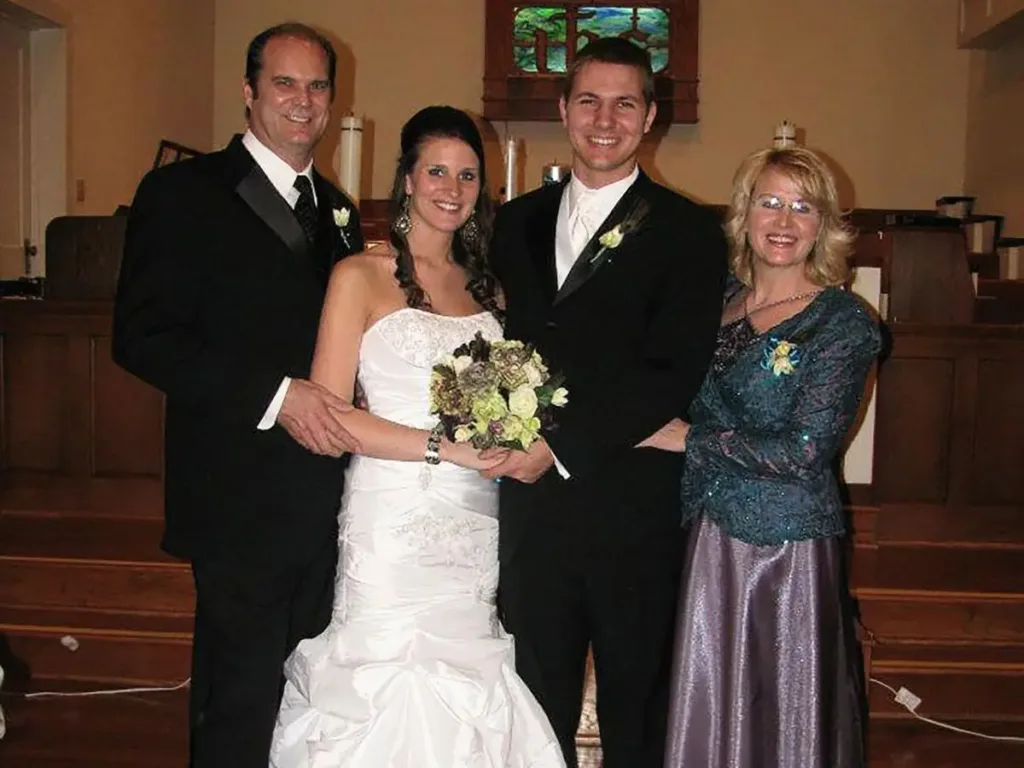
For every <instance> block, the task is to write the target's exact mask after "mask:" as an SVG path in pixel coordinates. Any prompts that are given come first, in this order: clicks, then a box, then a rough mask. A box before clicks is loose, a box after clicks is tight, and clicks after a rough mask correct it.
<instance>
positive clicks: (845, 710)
mask: <svg viewBox="0 0 1024 768" xmlns="http://www.w3.org/2000/svg"><path fill="white" fill-rule="evenodd" d="M840 547H841V545H840V542H839V540H838V539H814V540H811V541H797V542H787V543H785V544H781V545H773V546H755V545H752V544H747V543H745V542H742V541H739V540H737V539H733V538H731V537H729V536H728V535H726V534H725V533H724V532H723V531H722V530H721V529H720V528H719V527H718V526H717V525H715V524H714V523H713V522H711V521H710V520H708V519H707V518H704V517H702V518H701V519H700V520H698V521H695V522H694V524H693V528H692V529H691V531H690V534H689V540H688V542H687V552H686V560H685V564H684V569H683V581H682V586H681V589H680V609H679V624H678V628H677V632H676V647H675V658H674V662H673V672H672V674H673V679H672V692H671V695H672V703H671V710H670V714H669V724H668V743H667V746H666V749H665V766H666V768H860V767H861V766H863V765H864V752H863V739H862V729H861V727H862V723H861V720H862V718H861V709H860V684H859V678H858V674H857V672H858V670H857V666H856V665H857V663H858V661H857V659H858V655H857V653H856V648H855V646H854V643H855V641H854V640H853V638H852V633H851V632H850V631H849V628H850V626H851V624H850V615H849V611H848V610H847V609H846V608H845V607H844V606H845V602H844V599H843V595H844V594H845V592H844V590H845V589H846V585H845V584H843V583H842V552H841V549H840Z"/></svg>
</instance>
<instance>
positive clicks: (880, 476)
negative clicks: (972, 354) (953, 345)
mask: <svg viewBox="0 0 1024 768" xmlns="http://www.w3.org/2000/svg"><path fill="white" fill-rule="evenodd" d="M953 372H954V365H953V361H952V360H949V359H942V358H938V359H928V358H910V359H904V358H896V359H892V360H889V361H888V362H887V363H885V364H884V366H883V373H880V374H879V380H880V381H881V378H882V376H883V375H884V377H885V384H884V387H883V386H882V385H881V384H880V385H879V388H878V401H877V403H878V405H877V411H876V413H877V417H876V421H875V462H874V472H875V487H876V492H877V493H878V494H879V499H883V498H884V499H885V500H886V501H894V502H933V503H936V504H939V503H942V502H943V501H944V500H945V498H946V477H947V472H948V469H949V431H950V419H951V408H952V399H953Z"/></svg>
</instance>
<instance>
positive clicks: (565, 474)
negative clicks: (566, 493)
mask: <svg viewBox="0 0 1024 768" xmlns="http://www.w3.org/2000/svg"><path fill="white" fill-rule="evenodd" d="M548 450H549V451H551V446H550V445H549V446H548ZM551 458H553V459H554V460H555V469H557V470H558V474H560V475H561V476H562V479H563V480H568V479H569V478H571V477H572V475H570V474H569V470H568V469H566V468H565V467H564V466H563V465H562V462H560V461H559V460H558V457H557V456H555V452H554V451H551Z"/></svg>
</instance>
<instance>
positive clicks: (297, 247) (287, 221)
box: [226, 136, 309, 256]
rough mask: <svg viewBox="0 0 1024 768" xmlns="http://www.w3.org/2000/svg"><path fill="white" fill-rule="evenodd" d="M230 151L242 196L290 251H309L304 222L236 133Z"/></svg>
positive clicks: (236, 187)
mask: <svg viewBox="0 0 1024 768" xmlns="http://www.w3.org/2000/svg"><path fill="white" fill-rule="evenodd" d="M226 152H227V153H228V155H229V156H230V157H231V159H232V160H233V162H234V164H235V167H236V169H237V171H238V173H239V177H240V180H239V181H238V183H237V184H236V185H235V192H236V193H237V194H238V196H239V197H241V198H242V200H244V201H245V203H246V205H248V206H249V207H250V208H251V209H252V211H253V213H255V214H256V215H257V216H259V217H260V219H262V220H263V223H264V224H266V225H267V226H268V227H270V228H271V229H272V230H273V231H274V233H275V234H276V235H277V236H278V237H279V238H281V241H282V242H283V243H284V244H285V245H286V246H288V248H289V250H291V251H292V252H293V253H296V254H299V255H300V256H305V255H306V254H307V253H308V252H309V242H308V240H307V239H306V235H305V233H304V232H303V231H302V225H301V224H299V220H298V219H297V218H295V213H294V212H293V211H292V209H291V208H290V207H289V206H288V203H286V202H285V200H284V198H283V197H281V195H280V194H279V193H278V191H277V190H276V189H274V185H273V184H271V183H270V179H268V178H267V176H266V174H265V173H263V171H262V170H260V167H259V165H258V164H257V163H256V161H255V160H253V157H252V155H250V154H249V150H247V149H246V148H245V145H244V144H242V137H241V136H235V138H234V139H232V141H231V143H230V144H229V145H228V147H227V150H226Z"/></svg>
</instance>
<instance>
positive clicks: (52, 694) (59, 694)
mask: <svg viewBox="0 0 1024 768" xmlns="http://www.w3.org/2000/svg"><path fill="white" fill-rule="evenodd" d="M191 680H192V678H191V677H189V678H186V679H184V680H182V681H181V682H180V683H178V684H177V685H173V686H171V685H169V686H162V687H160V686H156V687H149V688H106V689H103V690H97V691H33V692H32V693H25V694H22V695H21V698H25V699H50V698H71V697H75V696H119V695H122V694H127V693H161V692H165V691H180V690H181V689H182V688H184V687H186V686H187V685H188V684H189V683H190V682H191Z"/></svg>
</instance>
